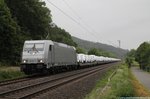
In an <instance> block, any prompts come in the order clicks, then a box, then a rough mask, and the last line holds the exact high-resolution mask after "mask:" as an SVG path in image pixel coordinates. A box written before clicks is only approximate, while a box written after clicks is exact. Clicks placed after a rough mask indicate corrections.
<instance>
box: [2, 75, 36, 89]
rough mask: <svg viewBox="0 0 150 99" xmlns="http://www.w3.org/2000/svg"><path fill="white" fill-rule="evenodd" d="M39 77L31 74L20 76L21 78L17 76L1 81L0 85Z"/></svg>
mask: <svg viewBox="0 0 150 99" xmlns="http://www.w3.org/2000/svg"><path fill="white" fill-rule="evenodd" d="M37 78H39V77H38V76H37V75H29V76H24V77H19V78H15V79H10V80H5V81H0V86H5V85H10V84H14V83H19V82H23V81H28V80H33V79H37Z"/></svg>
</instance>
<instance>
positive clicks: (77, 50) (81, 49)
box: [76, 47, 86, 54]
mask: <svg viewBox="0 0 150 99" xmlns="http://www.w3.org/2000/svg"><path fill="white" fill-rule="evenodd" d="M76 52H77V53H83V54H86V51H85V49H83V48H81V47H76Z"/></svg>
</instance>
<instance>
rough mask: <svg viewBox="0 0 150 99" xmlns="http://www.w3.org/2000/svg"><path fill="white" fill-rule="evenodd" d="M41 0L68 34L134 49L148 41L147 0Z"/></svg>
mask: <svg viewBox="0 0 150 99" xmlns="http://www.w3.org/2000/svg"><path fill="white" fill-rule="evenodd" d="M49 1H50V2H52V3H53V4H54V5H56V6H57V7H58V8H60V9H61V10H62V11H63V12H65V14H67V15H69V16H70V17H72V18H73V20H74V21H76V22H74V21H73V20H71V19H70V18H69V17H67V16H66V15H64V14H63V13H62V12H61V11H60V10H58V9H57V8H56V7H54V6H53V5H51V4H50V3H49V2H48V0H45V2H46V4H47V7H48V8H49V9H50V10H51V14H52V20H53V22H54V23H55V24H57V25H58V26H59V27H61V28H63V29H65V30H66V31H68V32H69V33H70V34H71V35H72V36H76V37H78V38H81V39H85V40H90V41H94V42H101V43H105V44H109V45H113V46H116V47H117V46H118V45H119V44H118V40H121V48H124V49H132V48H134V49H136V48H137V47H138V46H139V45H140V44H141V43H142V42H144V41H150V0H49ZM79 23H80V24H79Z"/></svg>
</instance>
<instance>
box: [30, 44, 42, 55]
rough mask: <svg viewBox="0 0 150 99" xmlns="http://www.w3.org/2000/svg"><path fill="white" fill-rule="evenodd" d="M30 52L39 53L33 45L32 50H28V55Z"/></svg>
mask: <svg viewBox="0 0 150 99" xmlns="http://www.w3.org/2000/svg"><path fill="white" fill-rule="evenodd" d="M30 51H35V52H39V51H38V50H37V48H36V47H35V44H34V45H33V47H32V48H30V49H29V50H28V53H29V52H30Z"/></svg>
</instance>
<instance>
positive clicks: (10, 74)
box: [0, 67, 25, 81]
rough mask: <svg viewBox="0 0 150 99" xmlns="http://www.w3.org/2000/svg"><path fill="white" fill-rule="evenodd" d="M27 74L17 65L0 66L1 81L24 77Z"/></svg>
mask: <svg viewBox="0 0 150 99" xmlns="http://www.w3.org/2000/svg"><path fill="white" fill-rule="evenodd" d="M23 76H25V74H24V73H23V72H20V71H19V69H18V68H17V67H0V81H4V80H8V79H14V78H19V77H23Z"/></svg>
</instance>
